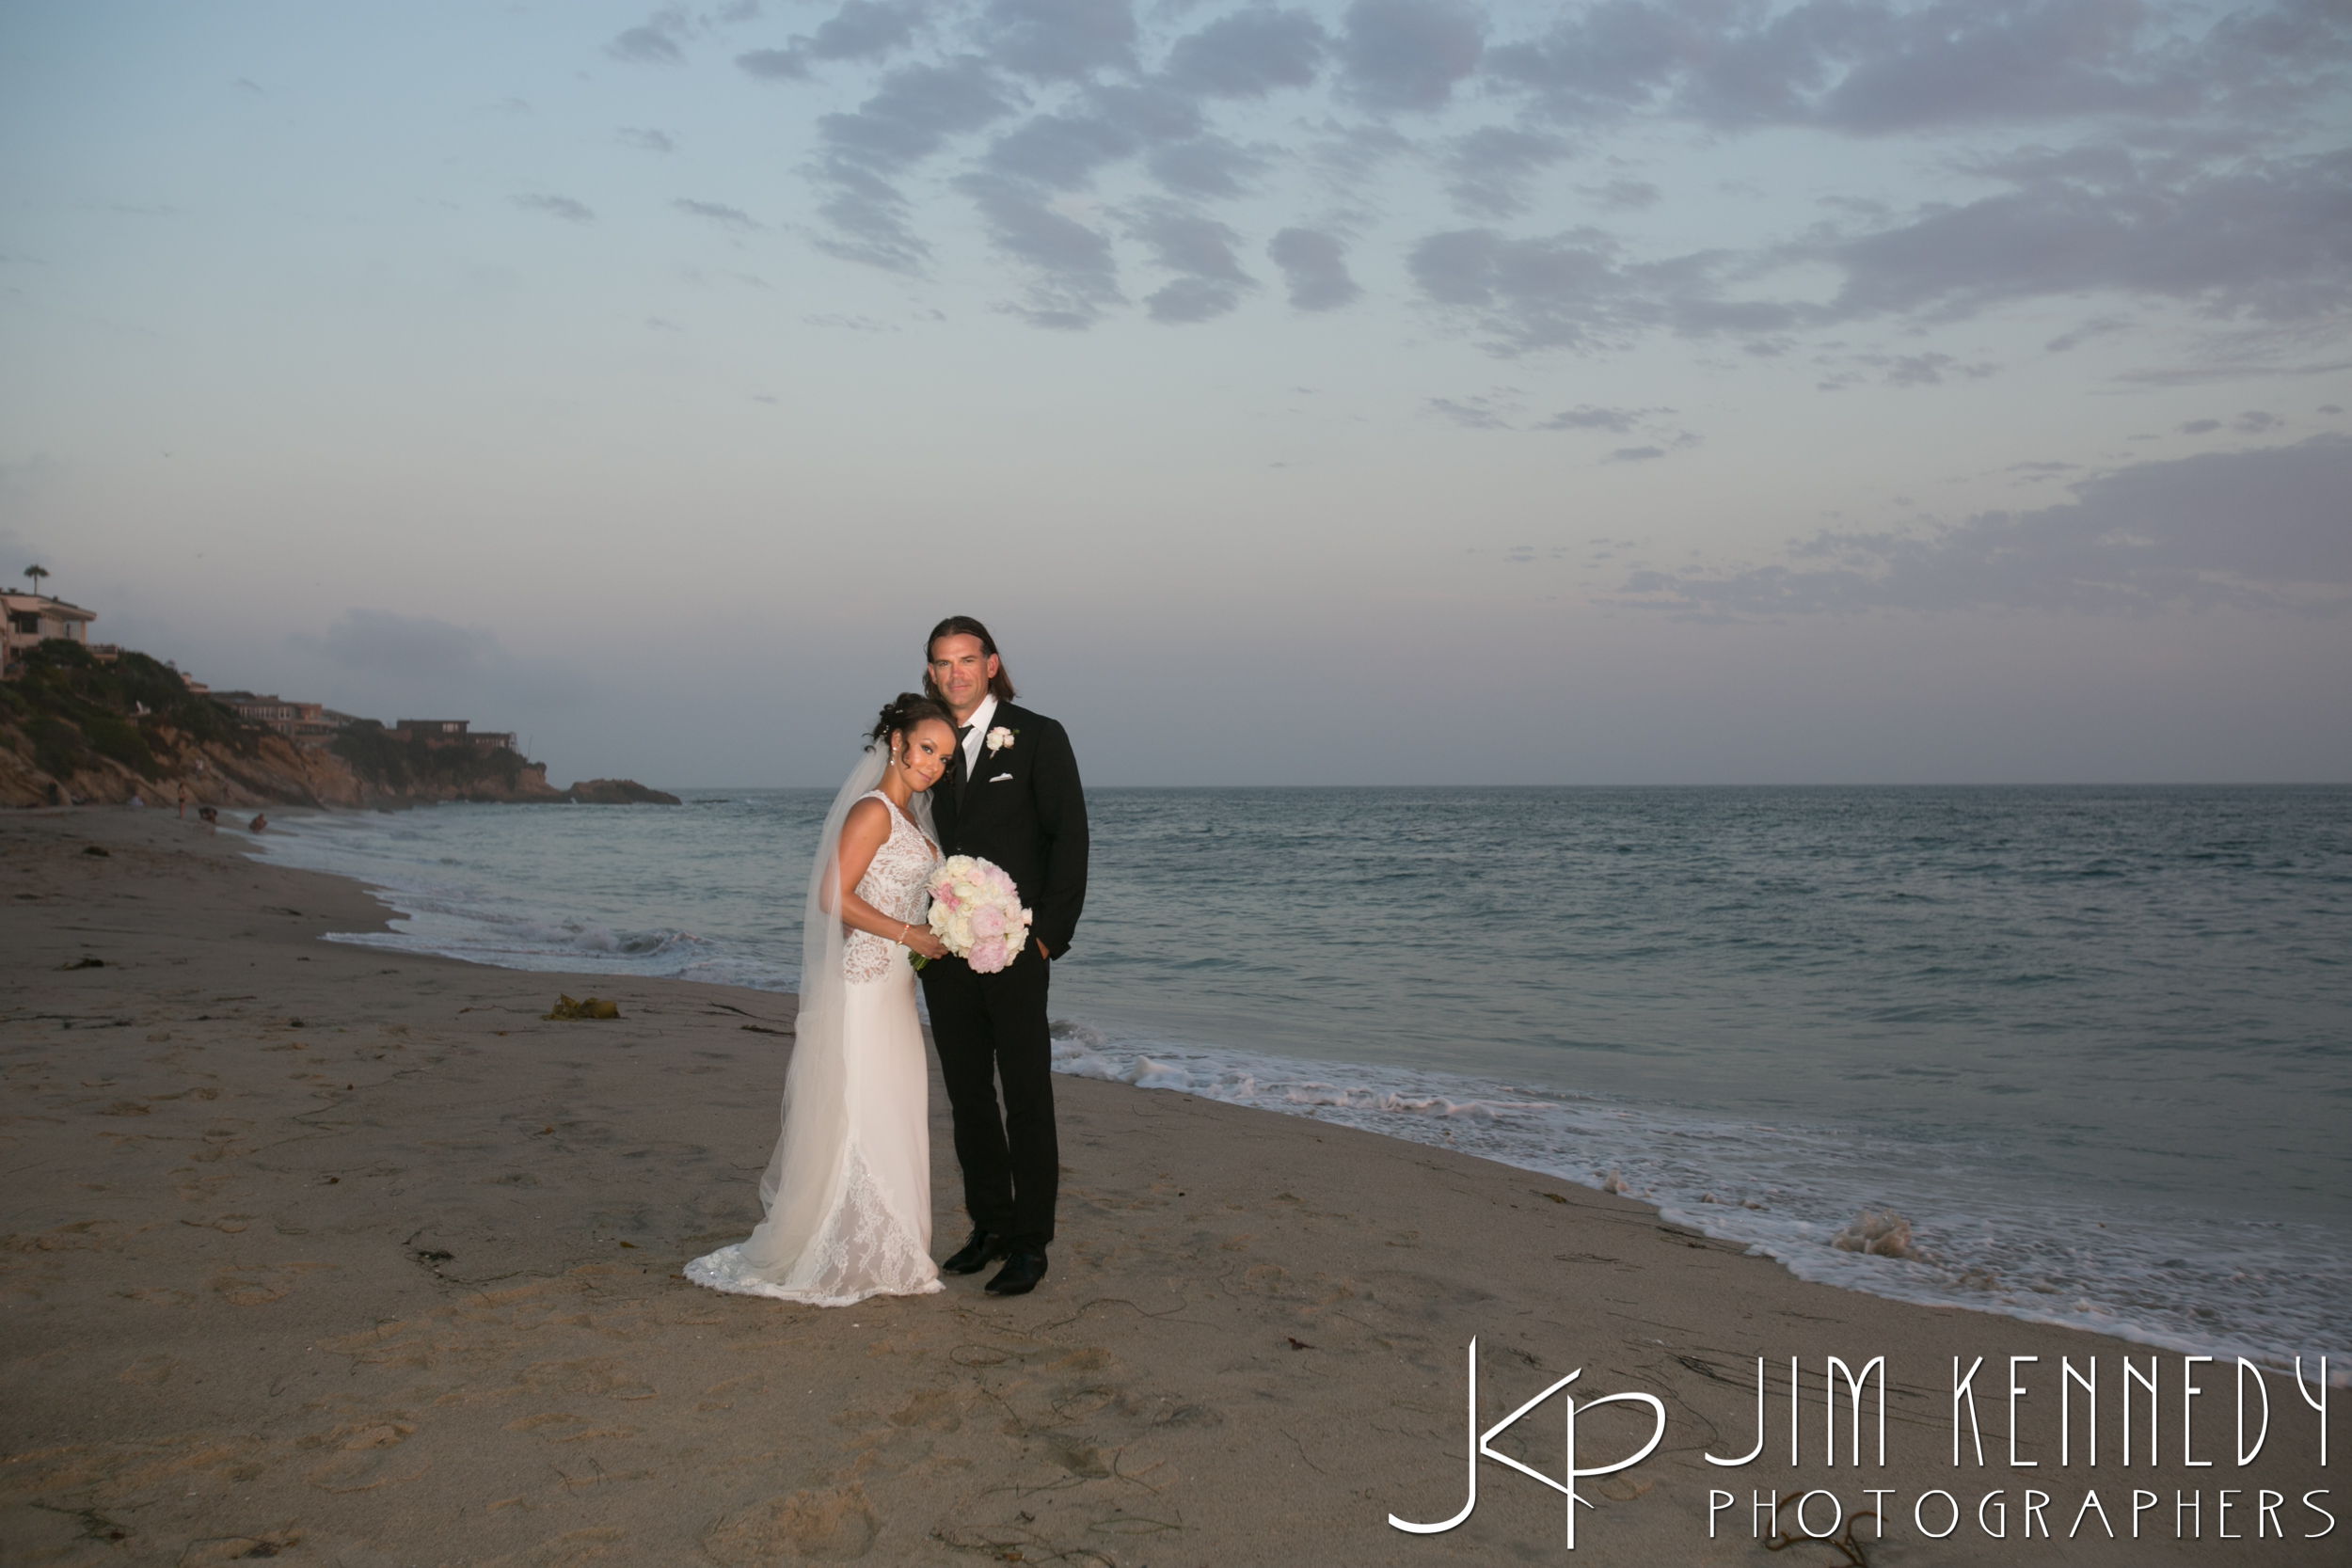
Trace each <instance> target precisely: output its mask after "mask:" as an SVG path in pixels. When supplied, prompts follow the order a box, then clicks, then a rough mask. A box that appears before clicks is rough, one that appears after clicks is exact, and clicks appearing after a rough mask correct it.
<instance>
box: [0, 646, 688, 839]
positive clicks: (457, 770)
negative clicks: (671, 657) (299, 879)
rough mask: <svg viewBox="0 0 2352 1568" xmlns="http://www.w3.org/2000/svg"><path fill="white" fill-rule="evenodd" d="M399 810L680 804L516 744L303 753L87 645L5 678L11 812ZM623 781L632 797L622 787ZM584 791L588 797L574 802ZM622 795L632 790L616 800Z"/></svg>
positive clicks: (2, 706) (144, 662) (160, 666)
mask: <svg viewBox="0 0 2352 1568" xmlns="http://www.w3.org/2000/svg"><path fill="white" fill-rule="evenodd" d="M183 785H184V786H185V787H186V789H187V792H188V800H189V802H190V803H191V804H195V805H213V806H223V807H232V808H237V809H246V808H251V807H256V806H266V805H306V806H395V805H413V804H417V803H420V802H422V801H428V800H505V801H523V800H538V801H559V800H575V799H577V800H584V801H589V802H593V803H602V802H605V801H610V800H616V799H626V800H657V801H661V802H665V803H668V804H672V805H675V804H676V800H675V797H673V796H667V795H663V794H661V793H660V791H659V790H649V789H645V788H644V786H643V785H640V784H634V783H631V782H629V781H627V780H621V781H608V780H602V779H598V780H594V781H591V782H590V783H589V784H583V785H576V786H575V789H574V790H559V789H556V788H553V787H552V786H550V785H549V784H548V778H547V769H546V768H545V767H544V766H543V765H541V764H538V763H534V762H532V761H529V760H528V759H526V758H524V757H522V756H520V755H518V754H517V753H516V752H512V751H509V750H507V749H506V748H504V747H501V748H498V749H497V750H494V751H488V752H483V751H477V750H475V749H474V748H473V747H470V746H434V745H430V744H428V743H426V742H425V741H424V740H422V739H421V738H413V737H412V738H409V739H405V740H404V739H402V738H401V737H400V736H395V735H393V734H392V733H391V732H390V731H389V730H386V729H385V728H384V727H383V726H382V725H381V724H377V723H375V722H373V721H361V722H359V723H357V724H352V725H349V726H346V727H345V728H344V729H343V730H342V731H341V732H340V733H339V734H338V735H337V736H335V738H334V740H333V741H332V742H330V743H329V744H328V745H327V746H326V747H325V748H312V747H303V746H297V745H295V744H294V742H293V741H292V740H290V739H288V738H287V737H286V736H282V735H280V734H278V732H277V731H275V730H272V729H268V728H265V727H264V726H262V725H259V724H252V723H247V722H246V721H244V720H242V719H240V718H238V717H237V716H236V715H235V714H234V713H232V712H230V710H229V709H228V708H226V707H224V706H222V705H220V704H218V703H216V702H214V701H213V700H212V699H211V698H210V697H207V696H203V695H200V694H199V693H197V692H193V691H190V690H189V689H188V688H187V684H186V682H184V681H183V680H182V679H181V678H180V674H179V672H177V671H176V670H173V669H172V668H171V667H170V666H169V665H167V664H164V663H161V662H159V661H158V660H156V659H152V658H150V657H148V656H147V655H145V654H141V653H132V652H128V651H126V652H124V653H123V654H122V655H120V656H119V657H118V658H116V659H115V660H114V662H112V663H105V662H102V661H101V660H100V659H98V658H96V657H93V656H92V655H91V654H90V652H89V651H88V650H87V648H84V647H83V646H82V645H81V644H79V643H76V642H69V641H62V640H59V641H48V642H43V643H41V644H40V646H39V647H37V648H34V649H32V650H30V651H29V652H28V653H26V654H25V656H24V667H23V672H22V673H21V674H20V675H19V676H18V678H17V679H15V680H12V681H5V682H0V805H9V806H43V805H67V804H100V803H112V804H123V803H126V802H128V801H130V800H144V801H145V802H146V803H147V804H148V805H151V806H166V805H171V804H173V803H174V802H175V801H176V800H178V798H179V790H180V788H181V787H182V786H183ZM623 786H625V790H623ZM575 791H577V793H575ZM616 791H620V793H616Z"/></svg>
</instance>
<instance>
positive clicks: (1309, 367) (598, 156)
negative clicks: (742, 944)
mask: <svg viewBox="0 0 2352 1568" xmlns="http://www.w3.org/2000/svg"><path fill="white" fill-rule="evenodd" d="M2348 305H2352V7H2347V6H2346V5H2345V4H2344V0H2279V3H2266V0H2257V3H2254V4H2249V5H2245V6H2233V5H2228V4H2221V5H2211V6H2207V5H2198V4H2181V5H2155V4H2140V3H2137V0H1942V3H1931V4H1917V3H1913V0H1805V3H1802V4H1768V3H1756V0H1603V3H1601V4H1597V5H1585V4H1568V5H1565V6H1563V5H1550V4H1541V5H1511V4H1491V5H1486V6H1478V5H1474V4H1467V3H1456V0H1355V3H1353V4H1346V5H1340V4H1274V5H1242V6H1235V5H1232V4H1231V3H1229V0H1199V3H1184V0H1172V3H1168V4H1153V3H1152V0H978V3H974V0H955V3H934V0H824V3H805V4H796V3H790V0H765V3H760V0H745V3H739V4H718V5H712V6H693V5H679V6H671V7H666V8H660V9H655V10H649V9H647V8H645V6H644V4H643V3H642V0H640V3H638V4H633V5H596V4H586V3H572V4H565V5H562V6H554V5H547V6H537V7H531V6H510V7H505V8H493V7H487V6H483V5H479V4H442V5H434V4H415V3H412V4H403V5H400V6H376V7H366V6H357V5H342V6H333V7H320V6H315V5H308V4H294V3H285V4H264V3H258V0H257V3H247V4H217V5H187V4H181V3H171V4H161V3H159V4H150V5H139V4H130V3H121V4H116V3H107V0H92V3H87V4H77V5H72V6H57V5H52V4H34V3H20V0H12V3H8V4H4V5H0V554H4V555H5V564H6V567H7V573H8V577H9V578H10V580H13V579H14V574H15V573H16V572H18V571H20V570H21V569H22V567H23V566H24V564H28V563H30V562H34V561H39V562H40V563H42V564H44V565H46V566H47V567H49V568H50V570H51V571H52V573H53V574H54V576H53V577H52V578H50V581H49V586H50V588H51V589H52V590H53V591H55V592H56V593H58V594H61V595H63V596H65V597H68V598H71V599H72V600H74V601H76V602H78V603H81V604H84V605H87V606H88V607H90V608H92V609H94V610H98V611H99V612H100V615H101V620H100V621H99V623H98V630H99V633H100V635H101V636H103V637H108V638H111V639H114V640H118V641H122V642H125V643H127V644H130V645H133V646H138V647H144V648H146V649H148V650H150V651H151V652H153V653H156V654H157V655H159V656H165V657H173V658H176V659H177V660H178V661H179V662H180V663H181V664H182V665H183V667H184V668H187V669H189V670H191V671H192V672H193V673H197V674H199V675H200V676H202V677H203V678H205V679H207V680H210V681H212V682H213V683H215V685H219V686H230V685H238V686H247V687H252V688H256V689H266V690H277V691H279V692H281V693H284V694H286V695H289V696H301V697H306V698H316V699H320V700H324V701H326V702H328V703H330V704H331V705H335V706H338V707H342V708H345V709H349V710H352V711H357V712H362V713H368V714H373V715H377V716H381V717H383V718H386V719H392V718H396V717H402V716H406V715H409V714H430V715H436V716H437V715H442V714H462V715H466V716H469V717H471V718H473V719H475V720H476V721H480V722H482V723H485V725H489V726H492V727H497V728H509V727H511V728H515V729H518V730H520V731H522V732H524V733H525V735H526V736H529V737H530V742H531V749H532V753H533V754H534V755H537V756H542V757H545V758H546V759H548V761H549V762H550V763H551V765H552V771H553V773H554V775H555V776H556V778H557V779H558V781H559V782H564V781H568V780H569V779H571V778H575V777H582V776H586V775H589V774H599V773H628V774H633V775H635V776H637V777H640V778H643V779H646V780H649V781H659V782H664V783H670V784H704V783H707V784H825V783H831V782H832V781H833V780H834V779H835V778H837V777H838V774H839V772H840V769H841V767H842V765H843V762H844V752H845V746H846V744H847V738H846V737H847V736H849V735H850V733H851V732H853V730H854V729H855V727H856V725H857V723H858V721H859V720H860V719H861V717H862V716H863V715H865V714H866V713H870V711H871V710H872V708H873V707H874V706H876V705H878V704H879V702H880V701H881V699H882V698H883V697H885V696H887V695H888V694H889V693H890V692H891V691H892V690H895V689H897V688H898V686H899V685H901V684H903V683H904V682H906V681H908V680H911V679H912V678H913V677H914V674H915V673H917V665H918V662H919V657H920V646H921V636H922V633H923V631H924V630H925V629H926V628H927V627H928V626H930V623H931V622H932V621H933V620H935V619H936V618H937V617H939V616H940V615H942V614H945V613H948V612H959V611H960V612H964V613H974V614H978V615H980V616H982V617H983V618H984V619H987V620H988V621H990V622H991V623H992V624H993V626H994V627H995V628H996V630H997V633H998V635H999V638H1000V640H1001V641H1003V643H1004V644H1005V647H1006V650H1007V653H1008V655H1009V659H1010V662H1011V666H1012V669H1013V672H1014V673H1015V675H1016V676H1017V677H1018V679H1019V681H1020V683H1021V685H1022V687H1023V689H1024V695H1025V699H1026V700H1029V701H1032V702H1033V703H1034V704H1035V705H1037V706H1038V707H1039V708H1041V709H1042V710H1043V711H1046V712H1049V713H1052V714H1055V715H1056V716H1057V717H1059V718H1062V719H1064V720H1065V721H1067V722H1069V723H1070V725H1071V727H1072V729H1073V734H1074V735H1075V736H1076V737H1077V741H1078V745H1079V754H1080V758H1081V761H1082V763H1083V764H1084V765H1085V767H1086V769H1087V771H1088V773H1089V777H1090V778H1091V779H1093V780H1095V781H1098V782H1101V783H1104V784H1149V783H1154V782H1168V783H1182V784H1225V783H1271V784H1290V783H1333V782H1347V781H1362V782H1372V783H1434V782H1465V783H1504V784H1533V783H1544V782H1562V783H1617V782H1660V783H1721V782H1734V783H1737V782H1753V783H1780V782H1881V781H1898V782H1943V781H1953V782H1968V781H2011V780H2049V781H2084V782H2104V781H2134V780H2139V781H2191V780H2344V779H2345V778H2347V777H2352V678H2347V677H2348V676H2352V500H2348V499H2347V498H2352V416H2347V414H2346V412H2345V410H2346V408H2347V407H2352V309H2347V307H2348ZM20 557H21V558H22V560H20V559H18V558H20Z"/></svg>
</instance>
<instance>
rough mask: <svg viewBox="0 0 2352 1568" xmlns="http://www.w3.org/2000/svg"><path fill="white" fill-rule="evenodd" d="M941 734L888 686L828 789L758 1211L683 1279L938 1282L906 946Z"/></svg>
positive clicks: (919, 939)
mask: <svg viewBox="0 0 2352 1568" xmlns="http://www.w3.org/2000/svg"><path fill="white" fill-rule="evenodd" d="M955 750H956V736H955V726H954V723H953V722H952V721H950V720H949V718H948V717H947V711H946V708H944V707H942V706H941V705H939V704H938V703H936V702H934V701H932V700H931V699H930V698H929V697H925V696H922V695H920V694H918V693H916V692H913V691H908V692H902V693H900V694H899V695H898V698H896V699H895V700H894V701H893V702H892V703H891V704H890V705H889V706H887V707H885V708H883V709H882V713H881V715H880V716H879V717H878V718H877V719H876V721H875V723H874V728H873V730H872V732H871V734H870V736H869V737H868V744H867V746H866V754H865V755H864V756H863V757H862V758H860V759H859V762H858V765H857V767H856V768H853V769H852V770H851V771H850V780H849V782H848V783H847V784H843V785H842V786H841V792H840V793H839V794H838V795H836V796H835V797H834V802H833V810H832V811H831V812H830V813H828V814H827V815H826V817H825V827H824V832H823V833H822V835H821V836H820V837H819V838H818V845H817V861H816V864H815V865H814V866H813V867H812V868H811V870H810V872H809V881H808V897H807V900H806V902H805V903H804V904H803V907H802V926H801V931H802V936H801V1009H800V1014H799V1016H798V1018H797V1019H796V1020H795V1021H794V1024H793V1033H794V1036H795V1038H794V1041H793V1046H792V1065H791V1066H790V1068H788V1069H787V1070H786V1073H785V1081H784V1131H783V1132H782V1134H781V1135H780V1136H779V1137H778V1138H777V1139H776V1147H775V1152H774V1153H773V1154H772V1155H771V1156H770V1158H769V1161H768V1171H767V1174H766V1175H764V1176H762V1177H761V1178H760V1180H759V1201H760V1206H761V1207H762V1208H763V1209H764V1210H765V1211H766V1212H767V1216H768V1217H767V1218H766V1219H765V1220H763V1221H762V1222H761V1223H760V1226H759V1227H758V1228H757V1229H755V1230H754V1231H753V1232H752V1234H751V1238H750V1240H748V1241H745V1242H741V1243H738V1244H736V1245H734V1246H729V1247H722V1248H720V1249H719V1250H718V1251H717V1252H714V1253H711V1254H709V1255H708V1256H707V1257H704V1258H697V1259H694V1260H693V1261H692V1262H691V1263H689V1264H687V1265H686V1277H687V1278H689V1279H691V1280H693V1281H694V1282H695V1283H697V1284H700V1285H707V1286H709V1287H710V1288H711V1289H712V1290H714V1291H731V1292H733V1293H735V1294H738V1295H753V1296H773V1297H776V1298H778V1299H780V1300H784V1301H799V1302H807V1303H809V1304H811V1305H813V1306H817V1307H848V1306H850V1305H851V1304H853V1303H855V1302H860V1301H863V1300H865V1299H866V1297H868V1296H875V1295H894V1296H914V1295H929V1294H930V1293H932V1292H934V1291H938V1290H940V1289H941V1286H940V1283H939V1265H938V1264H936V1263H934V1262H932V1261H931V1144H930V1104H929V1101H930V1069H928V1068H927V1067H926V1065H925V1063H924V1060H923V1026H922V1023H921V1022H920V1021H919V1019H918V1018H917V1017H916V1014H915V1010H914V967H913V962H912V958H911V955H913V954H920V955H921V956H922V957H923V958H925V959H927V960H929V961H930V962H932V963H933V964H937V963H939V962H941V961H944V960H945V959H946V952H947V950H946V947H945V946H944V945H943V944H942V943H941V942H940V940H939V938H938V937H936V936H934V935H932V933H931V928H930V925H929V924H928V923H927V920H926V917H927V916H928V914H929V913H930V876H931V872H932V870H933V869H934V868H936V867H937V866H938V864H939V863H940V853H939V846H938V844H937V841H936V839H935V836H934V835H933V833H932V831H931V827H930V810H929V809H928V804H929V802H928V792H929V791H930V788H931V786H932V785H933V784H937V783H939V781H940V780H941V779H943V778H945V777H946V776H947V774H948V772H949V768H950V759H951V758H952V757H953V755H954V753H955Z"/></svg>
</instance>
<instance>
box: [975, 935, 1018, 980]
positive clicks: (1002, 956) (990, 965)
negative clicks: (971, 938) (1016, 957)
mask: <svg viewBox="0 0 2352 1568" xmlns="http://www.w3.org/2000/svg"><path fill="white" fill-rule="evenodd" d="M964 961H965V962H967V963H969V964H970V965H971V966H972V967H973V969H974V970H975V971H977V972H978V973H979V974H995V973H996V972H997V971H998V970H1001V969H1003V968H1004V967H1005V965H1007V964H1009V963H1010V962H1011V961H1012V956H1011V955H1010V954H1009V953H1007V952H1006V951H1005V939H1004V938H1002V937H991V938H989V939H988V940H987V941H986V942H975V943H974V944H973V946H972V954H971V957H970V958H967V959H965V960H964Z"/></svg>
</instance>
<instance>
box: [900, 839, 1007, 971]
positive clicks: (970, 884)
mask: <svg viewBox="0 0 2352 1568" xmlns="http://www.w3.org/2000/svg"><path fill="white" fill-rule="evenodd" d="M930 893H931V916H930V927H931V934H932V935H934V936H936V937H937V938H939V940H940V941H941V942H945V943H946V946H947V951H948V952H950V953H953V954H954V955H955V956H956V957H957V958H961V959H963V960H964V962H966V963H968V964H970V965H971V966H972V967H973V968H974V969H976V970H977V971H978V972H979V973H980V974H995V973H996V972H997V971H998V970H1000V969H1003V968H1004V967H1005V966H1006V965H1007V964H1009V963H1010V962H1012V960H1013V959H1015V958H1019V957H1020V956H1021V950H1022V949H1023V948H1025V947H1026V946H1027V945H1028V944H1029V911H1026V910H1025V909H1023V908H1022V907H1021V890H1020V889H1019V888H1017V887H1015V886H1013V884H1012V878H1011V877H1010V876H1009V875H1008V874H1007V873H1006V871H1005V868H1004V867H1003V866H1001V865H997V864H996V863H993V862H992V861H984V860H980V859H978V858H977V857H976V856H972V855H957V856H954V857H952V858H951V859H949V860H948V861H947V862H946V863H945V864H943V865H941V866H940V868H939V869H938V870H936V871H934V872H932V873H931V880H930ZM918 961H919V960H918Z"/></svg>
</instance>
